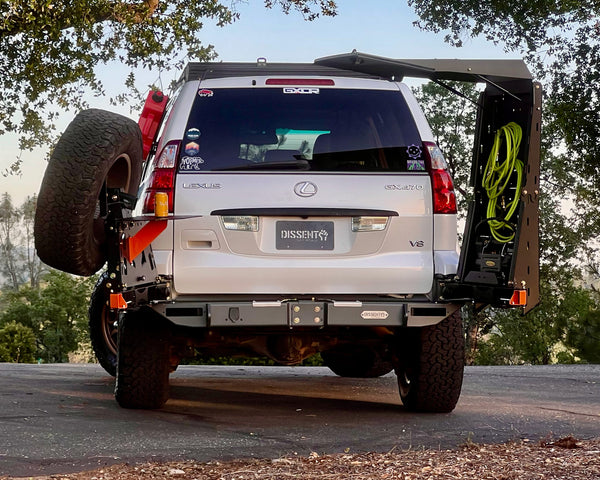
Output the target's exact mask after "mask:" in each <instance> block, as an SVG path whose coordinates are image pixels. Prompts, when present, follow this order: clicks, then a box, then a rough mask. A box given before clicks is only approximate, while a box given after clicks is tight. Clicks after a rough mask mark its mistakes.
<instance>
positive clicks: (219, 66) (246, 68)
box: [179, 61, 382, 82]
mask: <svg viewBox="0 0 600 480" xmlns="http://www.w3.org/2000/svg"><path fill="white" fill-rule="evenodd" d="M264 75H298V76H327V77H332V76H335V77H354V78H376V79H380V78H382V77H381V76H380V75H376V74H371V73H366V72H357V71H353V70H349V69H339V68H335V67H329V66H323V65H316V64H314V63H268V62H260V61H259V62H255V63H242V62H190V63H188V64H187V66H186V67H185V70H184V71H183V74H182V75H181V78H180V79H179V81H180V82H181V81H184V82H189V81H191V80H206V79H210V78H229V77H241V76H264Z"/></svg>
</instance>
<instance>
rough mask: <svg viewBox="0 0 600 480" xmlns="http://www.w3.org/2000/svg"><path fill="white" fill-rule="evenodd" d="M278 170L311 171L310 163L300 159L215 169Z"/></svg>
mask: <svg viewBox="0 0 600 480" xmlns="http://www.w3.org/2000/svg"><path fill="white" fill-rule="evenodd" d="M271 169H273V170H277V169H293V170H309V169H310V163H309V161H308V160H306V159H304V158H299V159H296V160H294V161H290V162H258V163H249V164H247V165H236V166H235V167H225V168H215V169H213V171H215V170H219V171H221V170H271Z"/></svg>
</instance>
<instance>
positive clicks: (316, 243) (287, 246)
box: [275, 221, 333, 250]
mask: <svg viewBox="0 0 600 480" xmlns="http://www.w3.org/2000/svg"><path fill="white" fill-rule="evenodd" d="M275 227H276V228H275V230H276V235H277V238H276V241H275V247H276V248H277V250H333V222H294V221H278V222H277V223H276V225H275Z"/></svg>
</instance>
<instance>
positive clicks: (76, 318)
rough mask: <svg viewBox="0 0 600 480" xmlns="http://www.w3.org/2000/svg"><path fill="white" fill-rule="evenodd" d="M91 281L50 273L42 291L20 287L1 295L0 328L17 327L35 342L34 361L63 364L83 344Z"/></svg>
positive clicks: (86, 332) (54, 271) (85, 335)
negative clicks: (17, 324)
mask: <svg viewBox="0 0 600 480" xmlns="http://www.w3.org/2000/svg"><path fill="white" fill-rule="evenodd" d="M94 284H95V278H93V277H91V278H76V277H73V276H71V275H69V274H67V273H64V272H58V271H56V270H52V271H50V272H48V273H47V274H46V275H45V276H44V279H43V287H42V288H41V289H34V288H31V287H30V286H23V287H21V288H20V289H19V290H18V291H12V292H8V293H7V294H5V296H6V300H4V301H5V303H6V307H5V310H4V312H3V313H2V314H1V315H0V327H4V326H6V325H9V324H11V323H19V324H21V325H23V326H24V327H27V328H30V329H31V330H32V331H33V333H34V335H35V338H36V345H37V350H36V357H38V358H42V359H43V360H44V361H45V362H66V361H68V354H69V353H70V352H72V351H74V350H76V349H77V347H78V345H79V343H80V342H82V341H84V340H87V338H88V330H87V320H88V315H87V311H88V305H89V299H90V294H91V291H92V288H93V286H94Z"/></svg>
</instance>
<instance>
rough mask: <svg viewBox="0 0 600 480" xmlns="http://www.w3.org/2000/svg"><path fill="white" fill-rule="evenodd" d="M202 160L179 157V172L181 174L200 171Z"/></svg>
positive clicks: (199, 158) (200, 158)
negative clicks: (181, 172)
mask: <svg viewBox="0 0 600 480" xmlns="http://www.w3.org/2000/svg"><path fill="white" fill-rule="evenodd" d="M202 165H204V159H203V158H202V157H181V161H180V162H179V170H180V171H183V172H198V171H201V170H202Z"/></svg>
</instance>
